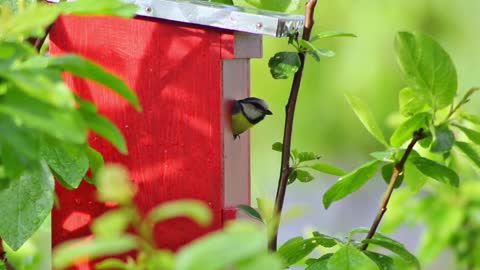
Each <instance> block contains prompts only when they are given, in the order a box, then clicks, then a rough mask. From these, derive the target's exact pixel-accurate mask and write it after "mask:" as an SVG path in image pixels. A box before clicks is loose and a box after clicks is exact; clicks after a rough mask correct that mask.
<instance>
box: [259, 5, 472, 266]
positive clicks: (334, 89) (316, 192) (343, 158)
mask: <svg viewBox="0 0 480 270" xmlns="http://www.w3.org/2000/svg"><path fill="white" fill-rule="evenodd" d="M479 10H480V1H442V0H430V1H428V0H427V1H413V0H407V1H405V0H403V1H401V0H390V1H371V0H370V1H368V0H340V1H319V2H318V4H317V8H316V16H315V17H316V21H315V26H314V30H313V34H315V33H316V32H321V31H328V30H337V31H344V32H352V33H354V34H356V35H357V36H358V38H355V39H352V38H337V39H331V40H324V41H321V42H322V43H316V44H318V45H319V47H327V48H330V49H332V50H334V51H335V52H336V56H335V57H333V58H323V59H322V61H321V62H320V63H317V62H315V61H314V60H313V59H312V58H307V63H306V67H305V72H304V77H303V83H302V87H301V90H300V94H299V98H298V103H297V110H296V114H295V122H294V132H293V143H292V145H293V148H298V149H299V150H302V151H314V152H316V153H318V154H320V155H322V159H323V161H326V162H330V163H333V164H336V165H338V166H340V167H342V168H344V169H345V170H347V171H348V170H352V169H354V168H355V167H357V166H359V165H361V164H363V163H364V162H366V161H367V160H369V155H368V153H370V152H373V151H379V150H381V149H383V148H382V146H381V145H380V144H379V143H377V142H376V141H375V140H374V139H373V137H372V136H371V135H370V134H369V133H368V132H367V131H366V130H365V129H364V128H363V126H362V125H361V123H360V121H358V119H357V118H356V116H355V115H354V113H353V111H352V110H351V109H350V107H349V106H348V103H347V101H346V99H345V97H344V94H345V93H349V94H353V95H356V96H358V97H360V98H361V99H363V100H364V101H365V102H367V103H368V104H369V105H370V108H371V110H372V111H373V113H374V115H375V117H376V119H377V121H378V122H379V123H380V125H381V126H382V127H383V128H384V133H385V134H387V136H390V135H391V133H392V131H393V123H395V122H396V121H395V119H397V118H396V115H395V113H394V112H395V111H397V110H398V101H397V100H398V99H397V98H398V92H399V90H400V89H402V88H403V87H404V85H405V84H404V82H403V78H402V76H401V74H400V72H399V68H398V66H397V63H396V59H395V54H394V49H393V40H394V37H395V35H396V33H397V32H398V31H420V32H425V33H428V34H430V35H432V36H433V37H434V38H435V39H436V40H438V41H439V42H440V44H441V45H442V46H443V47H444V48H445V49H446V50H447V52H448V53H449V54H450V55H451V57H452V59H453V61H454V63H455V65H456V67H457V72H458V78H459V93H458V95H459V96H460V95H463V93H464V92H466V91H467V90H468V89H469V88H470V87H471V86H478V85H480V77H479V76H478V75H479V74H480V68H479V67H478V65H479V63H480V54H479V53H478V49H479V48H480V39H479V38H478V35H479V34H480V18H479V16H477V14H478V11H479ZM298 13H302V11H301V10H299V12H298ZM281 50H291V49H290V48H289V47H288V46H287V41H286V39H275V38H269V37H265V38H264V58H263V59H256V60H253V61H252V75H251V76H252V86H251V93H252V95H253V96H257V97H260V98H264V99H266V100H267V101H268V103H269V105H270V107H271V110H272V111H273V113H274V114H273V116H272V117H268V118H266V120H264V121H263V122H262V123H261V124H259V125H258V126H256V127H255V128H253V129H252V131H251V141H252V150H251V151H252V160H251V168H252V201H254V200H255V198H257V197H262V198H270V199H272V200H273V199H274V197H275V192H276V185H277V184H276V183H277V180H278V175H279V170H280V167H279V166H280V165H279V164H280V154H279V153H278V152H274V151H272V150H271V145H272V144H273V143H274V142H277V141H281V140H282V135H283V124H284V119H285V113H284V107H285V104H286V102H287V99H288V94H289V91H290V86H291V80H290V79H288V80H274V79H272V77H271V76H270V74H269V70H268V67H267V63H268V59H269V58H270V57H271V56H272V55H273V54H274V53H275V52H277V51H281ZM478 104H479V99H478V97H477V98H476V99H475V97H474V100H473V101H472V102H471V103H470V104H468V109H469V110H470V111H472V112H476V113H478V112H479V109H478ZM316 176H317V177H316V179H315V180H314V181H313V182H311V183H308V184H304V183H301V182H295V183H294V184H293V185H291V186H289V187H288V190H287V196H286V207H287V208H288V207H289V206H290V207H294V206H295V207H296V206H299V205H300V206H303V207H304V208H305V211H304V214H302V215H301V216H299V217H297V218H295V219H290V220H288V218H287V220H286V221H285V223H284V225H283V226H282V227H281V234H280V241H283V240H286V239H288V238H289V237H292V236H295V235H299V234H302V233H303V232H304V230H305V228H309V227H313V228H315V229H317V230H320V231H321V232H328V233H332V234H338V235H343V234H345V233H347V232H348V231H349V230H350V229H352V228H354V227H369V226H370V224H371V222H372V220H373V218H374V216H375V214H376V211H377V207H378V205H379V201H380V198H381V196H382V194H383V191H384V189H385V187H386V186H385V184H384V182H383V180H380V179H379V178H378V177H377V178H376V179H375V180H374V181H372V182H370V183H369V184H368V185H366V186H365V187H363V188H362V189H361V190H360V191H359V192H357V193H355V194H353V195H351V196H349V197H347V198H346V199H345V200H343V201H341V202H338V203H334V204H333V205H332V207H331V208H330V209H329V210H328V211H325V210H324V208H323V205H322V196H323V193H324V192H325V190H326V188H327V187H329V186H331V185H332V184H333V183H334V181H335V180H336V178H334V177H328V176H325V175H322V174H317V175H316ZM390 211H402V210H401V209H390ZM386 216H387V218H388V212H387V214H386ZM394 236H395V237H396V238H397V239H399V240H401V241H402V242H405V243H406V245H407V246H408V247H409V248H410V249H411V250H412V251H413V250H415V248H416V246H417V244H418V239H419V238H420V237H421V228H420V227H407V226H404V227H402V228H401V229H400V230H398V231H397V232H396V233H395V234H394ZM449 258H450V256H449V254H448V252H447V253H445V254H444V256H442V260H441V261H439V262H436V263H433V264H431V265H430V267H429V268H428V269H455V267H454V266H453V265H452V264H451V262H450V261H451V260H450V259H449Z"/></svg>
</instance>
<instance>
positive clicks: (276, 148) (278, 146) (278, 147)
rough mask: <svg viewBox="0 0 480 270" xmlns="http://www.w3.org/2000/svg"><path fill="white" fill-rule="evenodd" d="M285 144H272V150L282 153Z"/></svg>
mask: <svg viewBox="0 0 480 270" xmlns="http://www.w3.org/2000/svg"><path fill="white" fill-rule="evenodd" d="M282 149H283V144H282V143H281V142H276V143H274V144H272V150H273V151H277V152H282Z"/></svg>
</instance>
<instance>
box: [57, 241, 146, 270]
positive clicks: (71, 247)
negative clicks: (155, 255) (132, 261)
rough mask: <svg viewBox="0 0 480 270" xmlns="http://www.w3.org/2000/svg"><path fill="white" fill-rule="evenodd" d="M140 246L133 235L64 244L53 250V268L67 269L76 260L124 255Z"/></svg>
mask: <svg viewBox="0 0 480 270" xmlns="http://www.w3.org/2000/svg"><path fill="white" fill-rule="evenodd" d="M137 245H138V240H137V239H135V237H134V236H131V235H125V234H124V235H121V236H119V237H115V238H93V239H87V238H85V239H78V240H70V241H67V242H63V243H62V244H60V245H58V246H57V247H56V248H55V249H54V250H53V261H52V262H53V267H54V268H55V269H65V268H67V267H69V266H71V265H72V264H73V263H74V262H75V260H76V259H78V258H85V257H88V258H90V259H95V258H99V257H104V256H107V255H117V254H122V253H125V252H127V251H130V250H132V249H135V248H136V247H137Z"/></svg>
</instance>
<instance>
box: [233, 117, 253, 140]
mask: <svg viewBox="0 0 480 270" xmlns="http://www.w3.org/2000/svg"><path fill="white" fill-rule="evenodd" d="M252 126H253V124H252V123H250V122H249V121H248V119H247V118H246V117H245V115H243V113H242V112H241V111H240V112H238V113H236V114H234V115H232V131H233V135H235V136H236V135H239V134H240V133H242V132H244V131H245V130H247V129H249V128H251V127H252Z"/></svg>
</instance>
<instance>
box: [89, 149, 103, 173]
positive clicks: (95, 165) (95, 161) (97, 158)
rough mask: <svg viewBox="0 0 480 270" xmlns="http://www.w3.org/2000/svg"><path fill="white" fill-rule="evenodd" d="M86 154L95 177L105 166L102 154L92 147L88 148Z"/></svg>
mask: <svg viewBox="0 0 480 270" xmlns="http://www.w3.org/2000/svg"><path fill="white" fill-rule="evenodd" d="M86 154H87V157H88V165H89V167H90V169H91V170H92V174H93V176H94V177H95V176H96V175H97V172H98V171H99V170H100V168H102V167H103V165H104V164H105V161H104V160H103V156H102V154H100V152H98V151H97V150H95V149H94V148H92V147H90V146H87V148H86Z"/></svg>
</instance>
